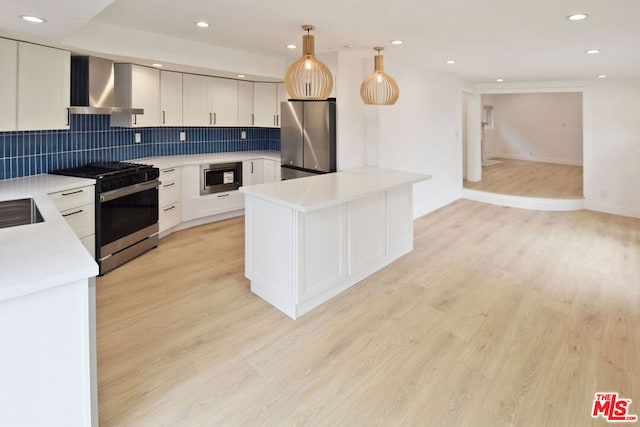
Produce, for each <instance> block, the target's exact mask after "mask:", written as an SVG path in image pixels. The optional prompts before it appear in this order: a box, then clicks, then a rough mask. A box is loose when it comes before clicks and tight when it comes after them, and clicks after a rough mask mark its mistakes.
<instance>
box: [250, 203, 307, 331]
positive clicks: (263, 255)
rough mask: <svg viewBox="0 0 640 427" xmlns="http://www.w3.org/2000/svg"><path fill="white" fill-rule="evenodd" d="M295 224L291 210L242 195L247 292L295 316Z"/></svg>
mask: <svg viewBox="0 0 640 427" xmlns="http://www.w3.org/2000/svg"><path fill="white" fill-rule="evenodd" d="M296 227H297V224H296V215H295V212H294V210H293V209H291V208H288V207H284V206H281V205H278V204H275V203H271V202H269V201H266V200H262V199H258V198H255V197H251V196H247V197H245V276H246V277H247V278H248V279H249V280H250V281H251V291H252V292H253V293H255V294H257V295H258V296H260V297H261V298H263V299H264V300H266V301H267V302H269V303H270V304H272V305H274V306H275V307H277V308H278V309H279V310H281V311H283V312H284V313H285V314H287V315H288V316H289V317H292V318H294V319H295V317H296V316H295V305H296V299H297V280H296V276H297V274H298V268H297V260H298V257H297V250H298V248H297V233H296V232H295V230H296Z"/></svg>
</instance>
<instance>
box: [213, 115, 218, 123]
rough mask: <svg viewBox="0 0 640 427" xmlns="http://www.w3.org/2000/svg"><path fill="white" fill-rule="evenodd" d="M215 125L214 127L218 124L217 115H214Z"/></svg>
mask: <svg viewBox="0 0 640 427" xmlns="http://www.w3.org/2000/svg"><path fill="white" fill-rule="evenodd" d="M213 124H214V125H217V124H218V116H217V115H216V113H213Z"/></svg>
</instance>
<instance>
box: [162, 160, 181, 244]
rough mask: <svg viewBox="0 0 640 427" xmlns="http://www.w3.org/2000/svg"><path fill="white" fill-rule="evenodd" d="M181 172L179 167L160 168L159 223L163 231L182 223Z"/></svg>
mask: <svg viewBox="0 0 640 427" xmlns="http://www.w3.org/2000/svg"><path fill="white" fill-rule="evenodd" d="M180 172H181V170H180V168H179V167H171V168H166V169H161V170H160V187H159V191H158V200H159V211H158V223H159V227H160V232H161V233H162V232H164V231H167V230H169V229H171V228H173V227H175V226H176V225H178V224H180V221H181V219H182V213H181V210H182V209H181V207H182V205H181V203H180V199H181V176H180Z"/></svg>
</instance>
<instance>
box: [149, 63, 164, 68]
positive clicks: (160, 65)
mask: <svg viewBox="0 0 640 427" xmlns="http://www.w3.org/2000/svg"><path fill="white" fill-rule="evenodd" d="M151 65H153V66H154V67H157V68H160V67H162V64H159V63H157V62H156V63H155V64H151Z"/></svg>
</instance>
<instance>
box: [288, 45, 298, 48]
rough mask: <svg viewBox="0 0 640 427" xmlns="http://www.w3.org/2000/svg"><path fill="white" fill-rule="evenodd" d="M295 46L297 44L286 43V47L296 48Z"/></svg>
mask: <svg viewBox="0 0 640 427" xmlns="http://www.w3.org/2000/svg"><path fill="white" fill-rule="evenodd" d="M297 47H298V46H296V45H295V44H288V45H287V49H295V48H297Z"/></svg>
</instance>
